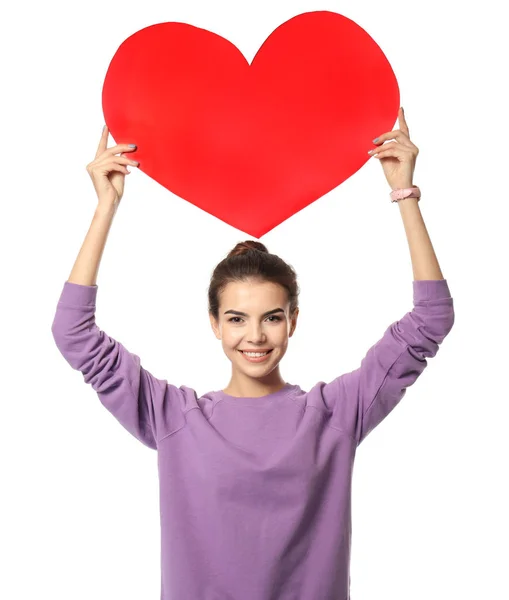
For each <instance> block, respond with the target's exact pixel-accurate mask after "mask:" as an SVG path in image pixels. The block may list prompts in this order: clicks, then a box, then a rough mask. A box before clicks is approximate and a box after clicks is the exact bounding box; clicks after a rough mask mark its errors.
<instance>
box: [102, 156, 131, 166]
mask: <svg viewBox="0 0 509 600" xmlns="http://www.w3.org/2000/svg"><path fill="white" fill-rule="evenodd" d="M95 164H96V166H98V167H103V166H105V165H133V166H134V167H137V166H138V165H139V164H140V163H139V162H138V161H137V160H132V159H131V158H126V157H124V156H108V155H106V156H105V157H104V158H102V159H101V158H100V159H99V160H97V161H96V163H95Z"/></svg>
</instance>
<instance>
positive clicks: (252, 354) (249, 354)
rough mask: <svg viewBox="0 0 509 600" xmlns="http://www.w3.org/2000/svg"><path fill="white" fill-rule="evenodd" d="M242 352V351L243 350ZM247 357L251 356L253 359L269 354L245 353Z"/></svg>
mask: <svg viewBox="0 0 509 600" xmlns="http://www.w3.org/2000/svg"><path fill="white" fill-rule="evenodd" d="M241 352H242V350H241ZM243 354H245V355H246V356H251V357H253V358H257V357H259V356H265V355H266V354H268V352H243Z"/></svg>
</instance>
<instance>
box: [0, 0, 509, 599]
mask: <svg viewBox="0 0 509 600" xmlns="http://www.w3.org/2000/svg"><path fill="white" fill-rule="evenodd" d="M312 10H332V11H334V12H339V13H341V14H343V15H345V16H347V17H348V18H350V19H352V20H354V21H356V22H357V23H358V24H359V25H360V26H361V27H363V28H364V29H365V30H366V31H367V32H368V33H369V34H370V35H371V36H372V37H373V39H374V40H375V41H376V42H377V43H378V44H379V45H380V47H381V48H382V49H383V51H384V53H385V55H386V56H387V58H388V59H389V61H390V62H391V65H392V67H393V69H394V72H395V73H396V76H397V79H398V82H399V86H400V91H401V104H402V106H403V107H404V108H405V114H406V117H407V122H408V125H409V128H410V136H411V138H412V140H413V141H414V143H415V144H416V145H417V146H418V148H419V149H420V154H419V157H418V159H417V167H416V171H415V177H414V181H415V182H416V183H417V184H418V185H419V186H420V188H421V190H422V199H421V202H420V208H421V211H422V214H423V216H424V220H425V223H426V225H427V228H428V231H429V233H430V237H431V240H432V242H433V246H434V248H435V251H436V254H437V257H438V260H439V263H440V266H441V268H442V271H443V274H444V277H445V278H446V279H447V282H448V284H449V288H450V290H451V295H452V297H453V299H454V308H455V324H454V327H453V330H452V331H451V333H450V335H449V336H448V337H447V338H446V340H445V341H444V343H443V345H442V346H441V347H440V350H439V352H438V354H437V356H436V357H435V358H433V359H429V361H428V367H427V368H426V370H425V371H424V373H423V374H422V375H421V377H420V378H419V380H418V382H416V384H415V386H414V387H412V388H411V389H409V391H408V393H407V395H406V396H405V397H404V399H403V400H402V402H401V403H400V405H399V406H398V407H396V409H395V410H394V411H393V412H392V413H391V414H390V415H389V416H388V418H387V419H386V420H385V421H384V422H383V423H382V424H380V425H379V426H378V427H377V428H376V429H375V430H374V431H373V432H372V433H371V434H370V435H369V437H368V438H367V439H366V440H365V441H364V442H363V444H362V445H361V446H360V447H359V450H358V453H357V457H356V462H355V468H354V480H353V499H352V501H353V540H352V559H351V560H352V562H351V578H352V579H351V594H352V598H353V599H354V600H371V599H372V600H385V599H390V600H400V599H401V600H410V599H411V600H424V599H426V600H429V599H433V600H450V599H451V598H461V599H462V600H467V599H476V600H477V599H479V598H489V599H490V600H499V599H500V600H502V599H507V598H508V597H509V584H508V582H507V577H506V569H507V565H508V563H509V552H508V544H507V539H508V536H509V527H508V517H507V514H508V512H507V507H508V506H509V496H508V492H507V482H508V467H507V459H508V457H509V443H508V434H507V419H508V417H509V408H508V405H509V394H508V392H507V387H506V384H507V381H506V379H505V378H504V373H507V357H506V347H507V339H508V334H509V329H508V326H507V318H506V315H507V308H508V303H507V295H506V294H507V289H508V287H507V274H508V268H507V262H508V259H509V252H508V242H507V240H508V235H507V231H508V217H509V212H508V209H507V202H508V200H509V196H508V193H507V188H506V180H505V177H506V174H507V168H506V165H507V155H506V149H507V144H508V141H507V134H508V129H509V128H508V126H507V125H508V122H507V116H506V115H507V106H508V98H507V93H506V91H505V89H506V88H505V84H506V83H507V59H508V52H507V42H506V40H507V31H506V25H507V22H506V21H505V20H504V19H503V18H502V17H501V15H497V13H496V11H497V8H496V3H495V2H494V1H492V2H483V3H482V4H477V3H463V4H457V3H447V2H443V1H442V2H436V1H428V2H426V3H422V2H421V3H416V2H408V1H399V0H398V1H394V0H387V1H385V2H379V1H366V0H365V1H363V2H358V1H348V2H332V1H326V2H320V3H318V2H312V1H307V2H304V1H301V2H299V1H295V0H293V1H291V2H289V1H288V2H272V1H271V2H260V1H259V0H257V2H247V1H239V0H236V1H234V0H231V1H228V2H226V1H224V2H217V1H216V2H206V1H205V0H202V1H197V0H194V1H192V0H191V1H190V0H187V1H186V2H169V1H165V2H156V1H151V0H144V1H143V2H129V1H124V2H111V1H109V2H97V1H95V2H87V3H82V4H80V3H75V2H73V3H71V2H66V3H64V2H51V1H49V2H41V3H36V2H31V3H28V2H19V3H17V4H16V6H14V4H12V5H11V6H10V7H9V9H8V10H7V11H5V9H4V12H3V17H2V22H1V25H0V27H1V32H0V33H1V35H0V44H1V51H2V61H1V67H0V68H1V76H2V90H3V91H2V94H1V97H0V103H1V111H2V112H1V117H2V127H1V128H2V138H3V139H2V140H1V144H0V169H1V172H2V177H1V180H0V181H1V199H2V205H1V206H2V211H1V216H0V226H1V232H0V233H1V242H0V243H1V254H0V256H1V265H2V279H1V290H2V291H1V302H2V307H1V309H2V329H3V331H2V342H3V343H2V344H1V352H2V361H1V364H2V371H3V373H2V391H1V414H0V419H1V424H2V428H1V435H0V456H1V473H0V477H1V482H2V489H3V491H2V492H1V495H0V504H1V510H0V515H1V516H0V519H1V521H0V530H1V534H0V552H1V554H2V557H1V565H2V566H1V571H2V575H1V577H0V596H1V597H2V598H5V599H6V600H7V599H9V600H22V599H23V600H26V599H28V598H37V599H39V598H43V597H44V598H45V597H48V598H52V599H53V600H64V599H65V600H69V599H72V600H81V599H87V600H88V599H90V598H94V600H117V599H118V600H120V599H122V600H130V599H136V600H142V599H143V600H151V599H152V600H155V599H156V598H159V593H160V546H159V535H160V532H159V512H158V511H159V505H158V481H157V463H156V460H157V454H156V452H155V451H153V450H150V449H149V448H147V447H145V446H143V445H142V444H140V443H139V442H138V441H137V440H136V439H135V438H134V437H132V436H131V435H130V434H129V433H128V432H127V431H125V430H124V429H123V428H122V427H121V426H120V425H119V424H118V423H117V422H116V420H115V419H114V418H113V417H112V416H111V415H110V414H109V413H108V412H107V411H106V410H105V409H104V407H103V406H102V405H101V404H100V402H99V400H98V398H97V396H96V394H95V392H94V391H93V390H92V388H91V387H90V386H87V385H86V384H84V382H83V377H82V375H81V374H80V373H79V372H77V371H73V370H72V369H71V368H70V367H69V365H68V364H67V363H66V362H65V360H64V359H63V358H62V356H61V355H60V353H59V351H58V349H57V347H56V345H55V343H54V341H53V337H52V334H51V324H52V321H53V318H54V314H55V310H56V305H57V301H58V299H59V296H60V293H61V291H62V288H63V284H64V282H65V281H66V280H67V278H68V276H69V274H70V271H71V268H72V266H73V264H74V260H75V259H76V256H77V254H78V251H79V249H80V247H81V244H82V242H83V239H84V237H85V234H86V232H87V230H88V227H89V225H90V222H91V218H92V215H93V213H94V209H95V205H96V201H97V198H96V196H95V192H94V189H93V186H92V183H91V181H90V179H89V176H88V174H87V172H86V170H85V166H86V164H87V163H88V162H90V161H91V160H92V159H93V157H94V155H95V151H96V148H97V144H98V142H99V138H100V135H101V129H102V126H103V123H104V121H103V116H102V108H101V90H102V84H103V81H104V76H105V74H106V69H107V67H108V65H109V62H110V60H111V58H112V57H113V55H114V53H115V52H116V50H117V48H118V46H119V45H120V44H121V43H122V41H123V40H125V39H126V38H127V37H128V36H130V35H132V34H133V33H135V32H136V31H138V30H140V29H142V28H144V27H146V26H148V25H152V24H155V23H160V22H165V21H180V22H186V23H189V24H192V25H195V26H198V27H202V28H205V29H209V30H210V31H213V32H215V33H218V34H220V35H222V36H223V37H225V38H227V39H229V40H230V41H231V42H232V43H234V44H235V45H236V46H237V47H238V48H239V49H240V50H241V51H242V52H243V54H244V55H245V56H246V58H247V59H248V60H249V61H251V60H252V58H253V57H254V55H255V54H256V52H257V50H258V48H259V47H260V45H261V44H262V43H263V41H264V40H265V39H266V37H267V36H268V35H270V33H271V32H272V31H273V30H274V29H276V28H277V27H278V26H279V25H280V24H282V23H283V22H285V21H287V20H288V19H290V18H292V17H293V16H295V15H297V14H299V13H303V12H308V11H312ZM498 10H501V9H498ZM372 93H373V99H374V101H376V97H377V94H378V93H379V92H378V90H377V89H373V91H372ZM397 127H398V125H397V124H395V126H394V129H396V128H397ZM380 133H383V132H380V131H373V137H375V136H376V135H377V134H380ZM113 144H114V141H113V140H112V139H111V138H110V140H109V145H113ZM368 149H369V148H366V151H367V150H368ZM197 176H199V173H197ZM389 192H390V189H389V187H388V185H387V182H386V180H385V177H384V175H383V172H382V167H381V164H380V163H379V161H378V160H377V159H371V160H370V161H368V162H367V164H366V165H364V167H363V168H361V169H360V170H359V171H358V172H357V173H355V174H354V176H352V177H351V178H350V179H349V180H348V181H346V182H344V183H343V184H342V185H341V186H339V187H338V188H336V189H335V190H333V191H332V192H330V193H329V194H327V195H326V196H324V197H322V198H321V199H319V200H318V201H316V202H315V203H313V204H311V205H310V206H309V207H307V208H305V209H304V210H302V211H300V212H299V213H298V214H296V215H295V216H293V217H292V218H290V219H288V220H287V221H286V222H284V223H282V224H281V225H280V226H278V227H277V228H275V229H274V230H272V231H271V232H269V233H268V234H267V235H266V236H263V237H262V238H261V240H260V241H262V242H263V243H264V244H265V245H266V246H267V247H268V249H269V251H270V252H273V253H275V254H278V255H280V256H281V257H282V258H284V259H285V260H286V261H287V262H289V263H290V264H292V265H293V266H294V268H295V269H296V271H297V274H298V276H299V284H300V286H301V290H302V291H301V295H300V316H299V323H298V327H297V331H296V333H295V335H294V337H293V338H292V339H291V340H290V345H289V349H288V352H287V355H286V356H285V358H284V359H283V362H282V363H281V373H282V376H283V378H284V379H285V380H286V381H289V382H291V383H298V384H299V385H300V386H301V387H302V388H303V389H305V390H308V389H309V388H310V387H312V386H313V385H314V384H316V383H317V382H318V381H331V380H332V379H333V378H335V377H337V376H338V375H340V374H341V373H344V372H347V371H350V370H352V369H354V368H357V367H358V366H359V365H360V361H361V359H362V358H363V357H364V355H365V353H366V352H367V350H368V348H369V347H370V346H371V345H373V344H374V343H375V342H376V341H378V339H379V338H380V337H381V336H382V334H383V332H384V331H385V329H386V328H387V327H388V326H389V324H391V323H392V322H394V321H396V320H399V319H400V318H402V317H403V315H404V314H405V313H406V312H408V311H409V310H411V309H412V306H413V304H412V281H413V276H412V268H411V262H410V254H409V251H408V246H407V240H406V237H405V232H404V229H403V223H402V220H401V216H400V212H399V208H398V205H397V204H392V203H391V202H390V201H389V196H388V194H389ZM245 239H253V238H250V236H248V235H245V234H243V233H242V232H239V231H238V230H236V229H234V228H233V227H231V226H229V225H226V224H225V223H223V222H222V221H220V220H219V219H215V218H214V217H211V216H210V215H208V214H207V213H205V212H204V211H202V210H200V209H198V208H197V207H195V206H193V205H192V204H190V203H188V202H186V201H184V200H182V199H181V198H179V197H177V196H175V195H173V194H172V193H170V192H169V191H168V190H166V189H164V188H162V187H161V186H160V185H159V184H157V183H155V182H154V181H152V180H150V179H149V178H148V177H147V176H146V175H145V174H144V173H142V172H140V171H137V170H136V169H134V168H133V170H132V173H131V175H129V176H128V178H127V180H126V191H125V195H124V198H123V200H122V203H121V206H120V207H119V210H118V212H117V214H116V216H115V220H114V223H113V226H112V229H111V232H110V235H109V238H108V242H107V246H106V249H105V252H104V256H103V260H102V264H101V268H100V272H99V277H98V281H97V284H98V286H99V289H98V296H97V311H96V321H97V324H98V325H99V326H100V327H101V328H102V329H104V330H105V331H106V332H107V333H108V334H109V335H110V336H112V337H114V338H115V339H117V340H119V341H120V342H122V343H123V344H124V345H125V346H126V347H127V348H128V349H129V350H131V351H133V352H135V353H136V354H137V355H139V356H140V357H141V360H142V365H143V366H144V367H146V368H147V369H149V370H150V371H151V372H152V373H153V374H154V375H155V376H157V377H159V378H162V379H167V380H168V381H169V382H171V383H172V384H174V385H177V386H180V385H187V386H189V387H192V388H194V389H195V390H196V391H197V393H198V394H199V395H202V394H204V393H205V392H207V391H209V390H217V389H221V388H223V387H225V386H226V384H227V383H228V381H229V377H230V369H231V363H230V362H229V361H228V359H227V358H226V357H225V355H224V353H223V351H222V349H221V345H220V344H221V342H220V341H218V340H216V338H215V336H214V335H213V332H212V330H211V328H210V325H209V320H208V316H207V288H208V283H209V279H210V275H211V273H212V270H213V268H214V266H215V265H216V264H217V263H218V262H219V261H220V260H222V258H224V257H225V256H226V254H227V253H228V251H229V250H230V249H231V248H232V247H233V246H234V245H235V244H236V243H237V242H239V241H242V240H245ZM504 572H505V574H504ZM197 600H199V599H197ZM239 600H240V599H239ZM306 600H307V599H306ZM316 600H321V599H316Z"/></svg>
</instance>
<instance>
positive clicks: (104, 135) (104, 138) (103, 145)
mask: <svg viewBox="0 0 509 600" xmlns="http://www.w3.org/2000/svg"><path fill="white" fill-rule="evenodd" d="M108 134H109V130H108V126H107V125H105V126H104V127H103V132H102V135H101V139H100V141H99V146H98V148H97V152H96V153H95V157H96V158H97V157H98V156H99V155H100V154H102V153H103V152H104V151H105V150H106V146H107V145H108Z"/></svg>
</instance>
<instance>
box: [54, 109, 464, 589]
mask: <svg viewBox="0 0 509 600" xmlns="http://www.w3.org/2000/svg"><path fill="white" fill-rule="evenodd" d="M399 120H400V125H401V130H396V131H392V132H388V133H386V134H383V135H382V136H380V138H378V142H376V141H375V143H378V145H379V148H378V150H379V152H378V158H380V159H381V161H384V162H382V165H383V168H384V173H385V175H386V177H387V180H388V182H389V185H390V186H391V187H392V189H393V190H395V189H397V188H411V187H412V175H413V169H414V166H415V158H416V156H417V153H418V150H417V148H416V147H415V146H414V145H413V144H412V142H410V139H409V135H408V128H407V127H406V123H405V121H404V116H403V114H402V113H401V111H400V117H399ZM107 137H108V130H107V129H106V128H105V129H104V132H103V135H102V138H101V141H100V144H99V148H98V151H97V154H96V157H95V160H93V161H92V162H91V163H90V164H89V165H88V167H87V169H88V172H89V173H90V175H91V178H92V181H93V183H94V186H95V190H96V192H97V195H98V199H99V202H98V206H97V209H96V212H95V215H94V218H93V220H92V224H91V226H90V229H89V231H88V233H87V235H86V238H85V241H84V243H83V247H82V248H81V250H80V253H79V254H78V258H77V260H76V262H75V264H74V267H73V270H72V272H71V275H70V277H69V279H68V281H66V282H65V283H64V288H63V291H62V293H61V296H60V300H59V302H58V305H57V309H56V315H55V319H54V322H53V326H52V332H53V336H54V339H55V342H56V344H57V346H58V348H59V350H60V351H61V353H62V355H63V356H64V357H65V359H66V360H67V362H68V363H69V364H70V365H71V366H72V367H73V368H74V369H77V370H79V371H81V373H82V374H83V376H84V380H85V382H86V383H90V385H91V386H92V388H93V389H94V391H95V392H96V393H97V395H98V397H99V399H100V401H101V402H102V404H103V405H104V406H105V407H106V408H107V409H108V410H109V411H110V412H111V413H112V414H113V415H114V416H115V418H116V419H117V420H118V421H119V422H120V423H121V424H122V425H123V426H124V427H125V428H126V429H127V430H128V431H129V432H130V433H131V434H132V435H133V436H135V437H136V438H137V439H138V440H140V441H141V442H143V443H144V444H146V445H147V446H149V447H150V448H153V449H154V450H157V452H158V468H159V485H160V516H161V561H162V564H161V571H162V580H161V586H162V590H161V599H162V600H347V599H349V598H350V575H349V566H350V546H351V506H350V496H351V477H352V469H353V462H354V457H355V452H356V448H357V446H358V445H359V444H360V443H361V442H362V440H363V439H364V438H365V437H366V436H367V435H368V434H369V432H370V431H372V430H373V428H374V427H376V426H377V425H378V424H379V423H380V422H381V421H382V420H383V419H384V418H385V417H386V416H387V415H388V414H389V413H390V412H391V411H392V410H393V409H394V407H395V406H396V405H397V404H398V403H399V401H400V400H401V399H402V398H403V396H404V395H405V393H406V389H407V388H408V387H409V386H411V385H412V384H413V383H414V382H415V381H416V379H417V378H418V377H419V375H420V374H421V373H422V372H423V370H424V369H425V368H426V366H427V361H426V359H427V358H430V357H433V356H435V355H436V353H437V351H438V348H439V345H440V344H441V343H442V341H443V340H444V338H445V337H446V335H447V334H448V333H449V331H450V330H451V328H452V326H453V323H454V310H453V301H452V298H451V296H450V293H449V289H448V286H447V282H446V280H445V279H443V278H442V273H441V271H440V268H439V265H438V262H437V260H436V257H435V254H434V251H433V248H432V246H431V242H430V240H429V237H428V235H427V232H426V228H425V226H424V222H423V219H422V216H421V213H420V211H419V208H418V205H417V202H418V199H417V198H413V197H407V198H405V199H403V200H400V201H399V203H398V204H399V209H400V214H401V216H402V218H403V223H404V228H405V231H406V235H407V239H408V243H409V247H410V254H411V259H412V266H413V274H414V281H413V293H414V307H413V310H412V311H411V312H407V313H406V314H405V315H403V317H402V318H401V320H399V321H396V322H395V323H392V324H391V325H390V326H389V327H388V328H387V330H386V331H385V333H384V335H383V336H382V338H381V339H380V340H379V341H378V342H377V343H376V344H374V345H373V346H372V347H371V348H370V349H369V350H368V352H367V354H366V356H365V357H364V359H363V360H362V362H361V364H360V366H359V368H358V369H356V370H354V371H352V372H350V373H345V374H343V375H341V376H338V377H337V378H336V379H334V380H333V381H331V382H330V383H324V382H322V381H320V382H318V383H317V384H316V385H315V386H314V387H313V388H312V389H311V390H309V391H307V392H306V391H304V390H302V389H301V388H300V387H299V386H298V385H293V384H290V383H288V382H286V381H285V380H284V379H283V377H282V376H281V373H280V369H279V365H280V362H281V359H282V358H283V356H284V354H285V352H286V349H287V347H288V340H289V338H290V337H291V336H292V334H293V332H294V331H295V327H296V324H297V315H298V286H297V280H296V275H295V272H294V270H293V269H292V267H291V266H289V265H288V264H286V263H285V262H284V261H283V260H282V259H281V258H279V257H278V256H276V255H273V254H270V253H269V252H268V251H267V248H266V247H265V246H264V245H263V244H261V243H260V242H256V241H247V242H243V243H239V244H237V245H236V246H235V248H234V249H233V250H232V251H231V252H230V253H229V254H228V256H227V257H226V258H225V259H224V260H222V261H221V262H220V263H219V265H218V266H217V267H216V269H215V270H214V272H213V275H212V280H211V283H210V288H209V298H208V299H209V315H210V322H211V326H212V329H213V331H214V333H215V335H216V337H217V338H218V339H220V340H221V342H222V346H223V350H224V352H225V354H226V356H227V357H228V359H229V360H230V361H231V363H232V375H231V379H230V382H229V383H228V385H227V386H226V388H225V389H223V390H219V391H213V392H209V393H207V394H204V395H203V396H201V397H197V394H196V392H195V391H194V390H193V389H192V388H190V387H187V386H184V385H182V386H180V387H176V386H175V385H172V384H170V383H168V381H167V380H165V379H158V378H156V377H155V376H154V375H152V374H151V373H150V372H149V371H148V370H146V369H145V368H143V367H142V366H141V364H140V359H139V357H138V356H137V355H136V354H133V353H132V352H129V351H128V350H127V349H126V348H125V347H124V346H123V345H122V344H121V343H120V342H118V341H116V340H114V339H112V338H111V337H110V336H108V335H107V334H106V333H105V332H104V331H103V330H101V329H100V328H99V327H98V326H97V325H96V323H95V318H94V317H95V306H96V296H97V285H96V278H97V271H98V268H99V263H100V259H101V255H102V252H103V249H104V245H105V242H106V238H107V235H108V232H109V229H110V226H111V223H112V220H113V217H114V214H115V211H116V210H117V208H118V205H119V202H120V199H121V197H122V195H123V188H124V178H125V174H127V173H128V170H127V168H126V166H127V165H130V164H134V163H133V161H131V160H130V159H129V158H128V157H127V156H125V154H126V153H128V152H129V151H130V150H131V148H129V147H128V146H127V145H125V144H121V145H117V146H114V147H112V148H107ZM390 139H395V140H396V141H394V142H390V143H387V144H384V145H382V144H383V143H384V142H385V141H387V140H390ZM253 352H254V353H259V354H260V353H261V354H263V355H262V356H259V357H257V356H258V354H255V355H250V353H253ZM252 356H254V357H252Z"/></svg>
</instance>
